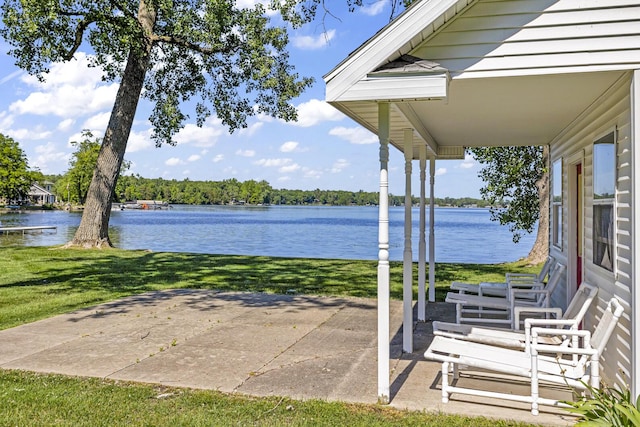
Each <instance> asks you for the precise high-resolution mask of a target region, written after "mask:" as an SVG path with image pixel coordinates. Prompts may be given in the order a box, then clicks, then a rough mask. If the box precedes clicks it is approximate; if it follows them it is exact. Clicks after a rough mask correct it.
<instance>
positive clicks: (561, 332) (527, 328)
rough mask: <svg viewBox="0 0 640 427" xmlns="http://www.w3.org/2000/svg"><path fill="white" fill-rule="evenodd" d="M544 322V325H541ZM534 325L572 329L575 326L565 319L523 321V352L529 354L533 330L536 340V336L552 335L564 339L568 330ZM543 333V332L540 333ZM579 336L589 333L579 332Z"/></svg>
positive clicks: (572, 322)
mask: <svg viewBox="0 0 640 427" xmlns="http://www.w3.org/2000/svg"><path fill="white" fill-rule="evenodd" d="M543 322H544V323H543ZM534 323H540V324H543V325H546V326H568V327H570V328H571V327H573V326H574V325H575V321H574V320H567V319H524V345H525V351H526V352H527V353H530V346H531V344H532V342H533V338H532V336H533V330H534V329H535V330H536V331H538V332H536V338H537V336H538V335H553V336H559V337H562V338H563V340H564V338H565V337H566V336H567V335H568V332H569V331H570V329H559V328H543V327H541V326H537V325H534ZM540 331H543V332H540ZM579 332H580V334H578V335H583V334H584V333H585V332H586V333H589V331H582V330H580V331H579Z"/></svg>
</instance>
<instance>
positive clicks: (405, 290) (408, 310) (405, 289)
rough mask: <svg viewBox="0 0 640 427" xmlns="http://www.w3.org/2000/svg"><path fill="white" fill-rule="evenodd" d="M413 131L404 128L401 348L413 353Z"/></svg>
mask: <svg viewBox="0 0 640 427" xmlns="http://www.w3.org/2000/svg"><path fill="white" fill-rule="evenodd" d="M412 160H413V131H412V130H411V129H405V130H404V175H405V184H404V251H403V254H402V350H403V351H404V352H406V353H413V253H412V250H411V229H412V227H411V226H412V224H411V208H412V207H413V203H412V199H411V161H412Z"/></svg>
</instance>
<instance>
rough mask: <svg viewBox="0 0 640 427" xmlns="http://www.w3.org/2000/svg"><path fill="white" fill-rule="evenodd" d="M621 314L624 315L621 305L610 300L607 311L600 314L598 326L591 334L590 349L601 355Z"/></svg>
mask: <svg viewBox="0 0 640 427" xmlns="http://www.w3.org/2000/svg"><path fill="white" fill-rule="evenodd" d="M622 313H624V307H623V306H622V304H620V302H619V301H618V300H617V299H616V298H611V301H609V303H608V304H607V309H606V310H605V311H604V313H602V317H601V318H600V321H599V322H598V326H596V328H595V330H594V331H593V333H592V334H591V347H593V348H595V349H597V350H598V354H599V355H602V352H603V351H604V348H605V347H606V345H607V342H608V341H609V338H610V337H611V334H613V330H614V329H615V328H616V325H617V324H618V320H619V319H620V316H622Z"/></svg>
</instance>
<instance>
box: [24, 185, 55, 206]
mask: <svg viewBox="0 0 640 427" xmlns="http://www.w3.org/2000/svg"><path fill="white" fill-rule="evenodd" d="M52 187H53V183H51V182H44V183H43V184H42V185H40V184H36V183H34V184H32V185H31V189H29V193H28V201H29V203H31V204H33V205H50V204H53V203H55V202H56V195H55V194H53V193H52Z"/></svg>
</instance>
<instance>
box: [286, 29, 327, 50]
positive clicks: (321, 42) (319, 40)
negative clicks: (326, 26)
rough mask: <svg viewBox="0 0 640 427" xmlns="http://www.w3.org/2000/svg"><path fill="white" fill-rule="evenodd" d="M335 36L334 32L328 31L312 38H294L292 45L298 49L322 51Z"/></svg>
mask: <svg viewBox="0 0 640 427" xmlns="http://www.w3.org/2000/svg"><path fill="white" fill-rule="evenodd" d="M335 36H336V30H329V31H326V32H324V33H322V34H319V35H318V36H316V37H313V36H295V37H294V38H293V45H294V46H295V47H297V48H300V49H306V50H316V49H322V48H323V47H325V46H326V45H328V44H329V42H330V41H331V40H332V39H333V38H334V37H335Z"/></svg>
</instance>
